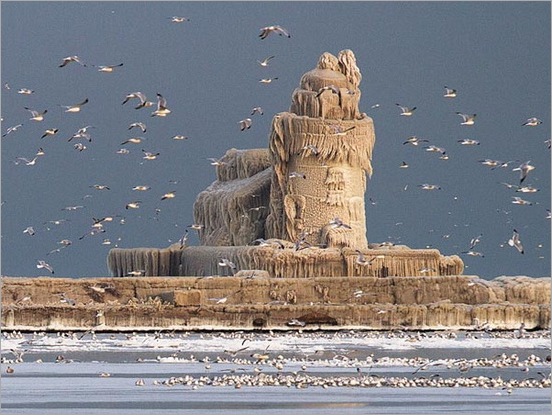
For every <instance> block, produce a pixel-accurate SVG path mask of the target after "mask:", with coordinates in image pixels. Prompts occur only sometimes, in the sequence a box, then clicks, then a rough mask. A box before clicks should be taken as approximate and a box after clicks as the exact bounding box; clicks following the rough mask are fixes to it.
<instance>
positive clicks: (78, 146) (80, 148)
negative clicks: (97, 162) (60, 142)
mask: <svg viewBox="0 0 552 415" xmlns="http://www.w3.org/2000/svg"><path fill="white" fill-rule="evenodd" d="M73 147H74V148H75V150H78V151H84V150H86V148H87V147H86V146H85V145H84V144H83V143H76V144H75V145H74V146H73Z"/></svg>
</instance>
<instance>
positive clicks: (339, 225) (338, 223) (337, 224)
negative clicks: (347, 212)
mask: <svg viewBox="0 0 552 415" xmlns="http://www.w3.org/2000/svg"><path fill="white" fill-rule="evenodd" d="M330 225H331V227H332V228H334V229H337V228H345V229H352V228H351V227H350V226H349V225H347V224H346V223H344V222H343V221H342V220H341V219H339V218H338V217H337V216H336V217H335V218H333V219H332V220H331V221H330Z"/></svg>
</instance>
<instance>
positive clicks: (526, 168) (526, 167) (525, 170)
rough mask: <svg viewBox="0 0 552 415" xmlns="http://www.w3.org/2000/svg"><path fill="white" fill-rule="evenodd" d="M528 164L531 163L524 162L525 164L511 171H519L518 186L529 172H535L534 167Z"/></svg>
mask: <svg viewBox="0 0 552 415" xmlns="http://www.w3.org/2000/svg"><path fill="white" fill-rule="evenodd" d="M529 163H531V161H526V162H525V163H522V164H520V165H519V167H516V168H515V169H512V171H519V184H521V183H523V181H524V180H525V179H526V178H527V175H528V174H529V172H530V171H531V170H535V166H532V165H531V164H529Z"/></svg>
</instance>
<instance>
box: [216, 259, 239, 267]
mask: <svg viewBox="0 0 552 415" xmlns="http://www.w3.org/2000/svg"><path fill="white" fill-rule="evenodd" d="M218 265H219V266H221V267H229V268H230V269H232V270H235V269H236V264H234V263H233V262H232V261H230V260H229V259H226V258H222V259H221V260H220V261H219V263H218Z"/></svg>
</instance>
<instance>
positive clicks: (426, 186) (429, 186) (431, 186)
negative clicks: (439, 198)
mask: <svg viewBox="0 0 552 415" xmlns="http://www.w3.org/2000/svg"><path fill="white" fill-rule="evenodd" d="M418 187H421V188H422V190H441V186H437V185H436V184H427V183H424V184H419V185H418Z"/></svg>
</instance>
